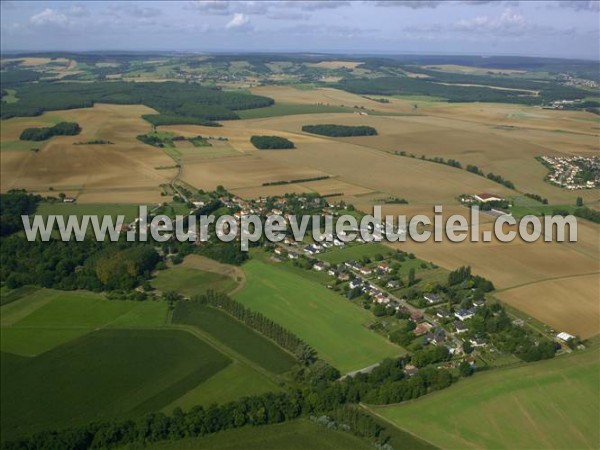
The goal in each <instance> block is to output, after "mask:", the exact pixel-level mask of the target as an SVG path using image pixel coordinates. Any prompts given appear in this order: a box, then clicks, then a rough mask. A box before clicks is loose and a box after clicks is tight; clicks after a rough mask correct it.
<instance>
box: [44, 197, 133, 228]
mask: <svg viewBox="0 0 600 450" xmlns="http://www.w3.org/2000/svg"><path fill="white" fill-rule="evenodd" d="M36 214H40V215H42V216H43V217H44V218H46V217H48V216H49V215H50V214H55V215H58V216H68V215H75V216H77V217H81V216H83V215H94V216H96V215H97V216H105V215H106V216H109V215H110V216H113V217H115V216H117V215H123V216H125V220H124V223H129V222H132V221H133V220H134V219H135V218H136V217H137V216H138V206H137V205H133V204H121V203H60V202H56V203H40V204H39V205H38V208H37V211H36Z"/></svg>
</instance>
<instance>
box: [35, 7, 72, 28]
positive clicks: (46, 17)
mask: <svg viewBox="0 0 600 450" xmlns="http://www.w3.org/2000/svg"><path fill="white" fill-rule="evenodd" d="M29 21H30V22H31V24H32V25H36V26H44V25H56V26H67V25H68V24H69V18H68V17H67V16H66V15H65V14H63V13H61V12H59V11H56V10H54V9H50V8H46V9H45V10H43V11H42V12H40V13H37V14H34V15H33V16H31V18H30V19H29Z"/></svg>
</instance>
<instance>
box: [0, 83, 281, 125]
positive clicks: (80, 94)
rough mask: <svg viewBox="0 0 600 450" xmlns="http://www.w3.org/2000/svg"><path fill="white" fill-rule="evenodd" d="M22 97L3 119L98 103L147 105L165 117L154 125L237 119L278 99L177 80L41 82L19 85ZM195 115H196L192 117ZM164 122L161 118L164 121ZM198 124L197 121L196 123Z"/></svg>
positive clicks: (5, 108) (9, 106)
mask: <svg viewBox="0 0 600 450" xmlns="http://www.w3.org/2000/svg"><path fill="white" fill-rule="evenodd" d="M17 96H18V97H19V101H18V102H16V103H10V104H5V105H3V107H2V119H8V118H10V117H23V116H25V117H28V116H38V115H40V114H42V113H43V112H44V111H56V110H61V109H75V108H89V107H92V106H94V103H97V102H99V103H112V104H121V105H132V104H143V105H146V106H148V107H150V108H154V109H156V110H157V111H158V112H159V113H160V115H161V116H162V115H163V114H164V115H165V116H167V118H165V119H162V121H161V119H157V118H156V117H153V118H152V120H153V121H154V122H155V124H166V123H181V122H180V121H178V119H177V118H180V117H183V118H185V120H184V119H181V120H183V122H184V123H189V121H190V120H202V121H214V120H226V119H237V118H238V115H237V114H236V113H235V112H234V111H235V110H241V109H251V108H261V107H264V106H270V105H272V104H273V103H274V101H273V99H271V98H268V97H263V96H258V95H250V94H241V93H236V92H224V91H221V90H219V89H212V88H207V87H201V86H198V85H190V84H184V83H176V82H165V83H144V82H140V83H128V82H96V83H47V82H46V83H37V84H21V85H19V86H18V87H17ZM190 118H192V119H190ZM161 122H162V123H161ZM194 123H196V122H194Z"/></svg>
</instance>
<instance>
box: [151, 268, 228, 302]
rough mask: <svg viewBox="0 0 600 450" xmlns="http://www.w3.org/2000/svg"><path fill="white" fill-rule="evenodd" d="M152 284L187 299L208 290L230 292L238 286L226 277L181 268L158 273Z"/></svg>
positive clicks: (160, 289)
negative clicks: (175, 292)
mask: <svg viewBox="0 0 600 450" xmlns="http://www.w3.org/2000/svg"><path fill="white" fill-rule="evenodd" d="M151 284H152V286H153V287H154V288H156V289H158V290H159V291H161V292H167V291H177V292H179V293H180V294H183V295H185V296H187V297H192V296H194V295H201V294H204V293H206V291H208V290H213V291H219V292H230V291H231V290H233V289H234V288H235V287H236V286H237V283H236V282H235V280H233V279H232V278H230V277H227V276H225V275H220V274H217V273H213V272H206V271H203V270H199V269H193V268H189V267H179V266H174V267H170V268H169V269H167V270H163V271H160V272H158V274H157V275H156V278H154V279H153V280H152V282H151Z"/></svg>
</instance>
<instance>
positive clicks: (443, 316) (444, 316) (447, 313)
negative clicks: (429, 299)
mask: <svg viewBox="0 0 600 450" xmlns="http://www.w3.org/2000/svg"><path fill="white" fill-rule="evenodd" d="M435 315H436V316H438V317H439V318H440V319H447V318H448V317H450V311H448V310H447V309H438V311H437V313H435Z"/></svg>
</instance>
